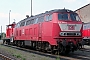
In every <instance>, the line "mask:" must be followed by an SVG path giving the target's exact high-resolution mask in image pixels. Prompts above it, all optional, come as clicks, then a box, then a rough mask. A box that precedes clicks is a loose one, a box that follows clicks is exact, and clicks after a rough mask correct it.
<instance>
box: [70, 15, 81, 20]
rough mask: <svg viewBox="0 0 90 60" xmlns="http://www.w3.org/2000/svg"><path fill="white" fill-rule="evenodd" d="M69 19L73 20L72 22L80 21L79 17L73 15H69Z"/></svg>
mask: <svg viewBox="0 0 90 60" xmlns="http://www.w3.org/2000/svg"><path fill="white" fill-rule="evenodd" d="M70 17H71V20H73V21H80V18H79V16H78V15H77V14H75V13H71V14H70Z"/></svg>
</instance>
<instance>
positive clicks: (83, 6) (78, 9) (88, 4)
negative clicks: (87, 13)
mask: <svg viewBox="0 0 90 60" xmlns="http://www.w3.org/2000/svg"><path fill="white" fill-rule="evenodd" d="M88 5H90V3H89V4H87V5H85V6H83V7H81V8H79V9H77V10H75V11H78V10H80V9H82V8H84V7H86V6H88Z"/></svg>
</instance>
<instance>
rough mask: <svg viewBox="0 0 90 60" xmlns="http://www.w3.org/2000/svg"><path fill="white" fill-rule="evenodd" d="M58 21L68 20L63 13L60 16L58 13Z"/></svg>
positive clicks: (66, 15)
mask: <svg viewBox="0 0 90 60" xmlns="http://www.w3.org/2000/svg"><path fill="white" fill-rule="evenodd" d="M58 19H59V20H69V19H68V14H65V13H64V14H61V13H60V14H58Z"/></svg>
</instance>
